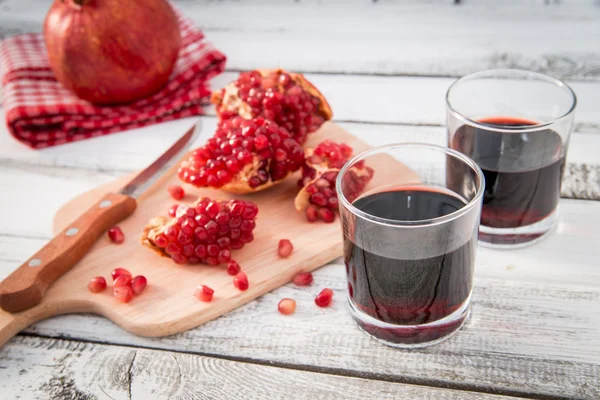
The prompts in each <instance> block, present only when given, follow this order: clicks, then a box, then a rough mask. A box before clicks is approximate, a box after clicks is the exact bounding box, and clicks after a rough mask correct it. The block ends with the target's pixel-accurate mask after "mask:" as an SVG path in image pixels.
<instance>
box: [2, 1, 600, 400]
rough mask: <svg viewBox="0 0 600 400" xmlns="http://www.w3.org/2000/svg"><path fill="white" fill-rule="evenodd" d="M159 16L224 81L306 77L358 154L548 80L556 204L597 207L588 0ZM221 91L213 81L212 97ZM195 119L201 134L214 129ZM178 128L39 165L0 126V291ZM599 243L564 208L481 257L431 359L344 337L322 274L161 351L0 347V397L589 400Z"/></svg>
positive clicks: (82, 329) (272, 7)
mask: <svg viewBox="0 0 600 400" xmlns="http://www.w3.org/2000/svg"><path fill="white" fill-rule="evenodd" d="M175 3H176V4H177V5H178V6H179V7H180V9H182V10H183V11H184V12H185V13H186V14H187V15H189V16H191V17H192V18H193V19H194V20H195V21H196V22H197V23H199V24H200V26H202V27H203V28H204V30H205V32H206V33H207V36H208V37H209V38H210V39H211V40H212V41H213V42H215V44H216V45H217V46H218V47H220V48H221V49H223V50H224V51H225V52H226V53H227V55H228V56H229V63H228V68H229V70H230V71H235V70H239V69H247V68H255V67H259V66H260V67H263V66H283V67H286V68H289V69H292V70H296V71H303V72H310V73H309V74H308V77H309V79H310V80H312V81H313V82H314V83H315V84H316V85H317V86H318V87H319V88H320V89H322V91H323V92H324V93H325V95H326V96H327V97H328V99H329V100H330V101H331V104H332V106H333V110H334V113H335V119H336V120H337V121H338V122H340V123H341V124H342V126H344V127H345V128H346V129H348V130H349V131H350V132H353V133H355V134H357V135H358V136H360V137H362V138H364V139H365V140H367V141H369V143H371V144H381V143H386V142H391V141H409V140H410V141H426V142H430V143H438V144H443V143H444V142H445V132H444V128H443V123H444V100H443V96H444V93H445V91H446V89H447V87H448V86H449V85H450V84H451V82H452V81H453V80H454V77H456V76H459V75H462V74H465V73H468V72H471V71H474V70H479V69H483V68H491V67H504V66H508V67H523V68H527V69H532V70H538V71H542V72H547V73H550V74H553V75H555V76H559V77H564V78H566V79H567V80H568V82H569V83H570V84H571V85H572V87H573V88H574V89H575V91H576V93H577V95H578V97H579V107H578V111H577V115H576V125H577V126H576V129H575V132H574V134H573V137H572V141H571V147H570V150H569V155H568V162H569V166H568V169H567V172H566V174H565V179H564V181H563V197H568V198H575V199H596V200H597V199H600V156H598V149H600V113H598V104H600V83H599V82H598V80H599V78H600V4H599V3H598V2H597V1H595V0H581V1H575V0H571V1H561V2H555V1H550V2H548V3H549V4H547V5H545V4H544V3H545V1H544V0H539V1H538V0H523V1H516V0H515V1H511V0H505V1H491V0H489V1H488V0H464V1H463V4H461V5H460V6H454V5H452V1H450V0H434V1H430V2H419V1H416V0H415V1H413V0H411V1H406V2H403V1H393V0H387V1H378V2H377V3H375V4H372V3H371V2H369V1H358V0H355V1H347V2H343V4H342V3H341V2H337V3H334V2H328V3H321V2H315V1H310V0H308V1H305V0H303V1H302V2H292V1H283V2H274V1H270V2H269V1H264V0H263V1H260V2H249V1H232V0H224V1H219V2H214V1H189V0H187V1H186V0H178V1H175ZM47 7H48V2H47V1H46V0H0V37H2V36H5V35H8V34H13V33H17V32H23V31H36V30H39V29H40V27H41V21H42V19H43V16H44V14H45V12H46V9H47ZM242 37H243V38H244V41H243V43H242V41H241V40H240V38H242ZM372 74H375V75H372ZM382 75H391V76H382ZM407 75H412V76H407ZM234 76H235V73H233V72H228V73H225V74H223V75H222V76H220V77H218V78H217V79H216V80H215V82H214V86H215V87H218V86H221V85H222V84H223V83H224V82H227V81H229V80H231V79H232V78H233V77H234ZM427 76H429V77H427ZM2 113H3V111H2V110H0V114H2ZM211 113H212V112H211V111H209V114H211ZM0 117H2V118H3V114H2V115H0ZM202 120H203V122H204V124H205V127H206V129H212V128H213V127H214V124H215V119H214V117H210V116H208V117H204V118H202ZM192 123H193V120H190V119H188V120H181V121H174V122H171V123H168V124H162V125H158V126H154V127H150V128H145V129H139V130H134V131H130V132H127V133H126V134H116V135H111V136H109V137H104V138H99V139H93V140H89V141H85V142H80V143H75V144H72V145H68V146H62V147H56V148H51V149H47V150H44V151H43V152H35V151H31V150H29V149H27V148H25V147H24V146H22V145H21V144H19V143H17V142H15V141H13V140H12V139H11V138H10V137H8V135H7V132H6V131H5V129H6V128H5V127H3V126H0V279H1V278H2V277H3V276H6V275H8V274H9V273H10V271H12V270H13V269H14V268H16V266H18V265H19V264H20V263H21V262H22V261H23V260H24V259H26V258H27V257H28V256H29V255H30V254H31V253H32V252H34V251H35V250H37V249H38V248H39V247H40V246H41V245H42V244H44V243H45V242H46V241H47V240H48V239H49V238H50V231H51V230H50V225H51V219H52V214H53V212H54V211H55V210H56V209H58V207H59V206H60V205H61V204H63V203H64V202H65V201H67V200H68V199H70V198H72V197H73V196H75V195H76V194H78V193H81V192H83V191H85V190H89V189H91V188H92V187H94V186H96V185H98V184H101V183H104V182H107V181H109V180H111V179H114V178H115V177H118V176H122V175H123V174H126V173H127V172H130V171H133V170H136V169H139V168H141V167H143V166H144V165H145V164H147V163H148V162H150V161H151V160H152V159H153V158H155V157H156V156H157V155H158V154H159V153H160V152H161V149H164V148H165V147H166V146H167V145H168V144H169V143H171V142H173V141H174V140H175V139H176V138H177V137H178V136H179V135H180V134H181V133H182V132H183V131H185V129H186V128H187V127H188V126H190V125H191V124H192ZM598 232H600V202H598V201H585V200H573V199H563V200H562V201H561V222H560V224H559V226H558V228H557V231H556V233H555V234H554V235H553V236H551V237H550V238H548V239H547V240H546V241H543V242H541V243H540V244H538V245H536V246H534V247H531V248H528V249H523V250H518V251H493V250H489V249H479V251H478V261H477V271H476V283H475V285H476V286H475V298H474V304H475V309H474V316H473V318H472V319H471V320H470V322H469V323H468V325H467V326H466V327H465V329H463V331H461V332H460V333H459V334H458V335H456V336H455V337H454V338H452V339H451V340H449V341H448V342H446V343H444V344H442V345H440V346H436V347H433V348H430V349H425V350H419V351H399V350H394V349H390V348H387V347H385V346H383V345H380V344H378V343H376V342H374V341H373V340H371V339H369V338H368V337H366V336H365V335H364V334H362V333H361V332H360V331H358V329H357V328H356V327H355V326H354V325H353V323H352V321H351V319H350V316H349V314H348V312H347V309H346V304H345V298H344V296H345V293H344V291H343V287H344V278H343V267H342V266H341V264H339V262H338V263H333V264H331V265H329V266H327V267H325V268H322V269H321V270H319V271H318V272H317V273H316V274H315V284H314V285H313V286H312V287H309V288H305V289H300V288H297V287H294V286H292V285H287V286H284V287H282V288H280V289H278V290H276V291H274V292H272V293H270V294H268V295H265V296H263V297H261V298H259V299H258V300H256V301H254V302H252V303H250V304H248V305H246V306H244V307H242V308H240V309H238V310H236V311H235V312H232V313H230V314H228V315H226V316H224V317H222V318H219V319H217V320H215V321H213V322H211V323H209V324H207V325H205V326H203V327H201V328H198V329H194V330H192V331H189V332H186V333H183V334H180V335H174V336H171V337H167V338H163V339H145V338H138V337H135V336H132V335H130V334H127V333H125V332H123V331H122V330H121V329H119V328H118V327H116V326H115V325H113V324H112V323H110V322H108V321H106V320H104V319H102V318H99V317H95V316H91V315H75V316H63V317H58V318H53V319H51V320H48V321H45V322H42V323H39V324H37V325H35V326H34V327H31V328H30V329H28V330H27V331H26V335H27V336H19V337H17V338H15V339H14V340H13V341H11V342H9V344H8V345H7V346H6V347H5V348H3V349H0V398H2V399H4V398H5V396H8V397H6V398H15V397H17V396H18V395H21V396H22V397H24V398H48V397H50V398H52V396H54V397H55V398H86V396H87V395H90V394H91V395H94V396H96V397H97V398H117V399H120V398H140V399H146V398H149V397H151V396H152V394H154V395H155V396H158V397H159V398H160V396H162V398H167V397H173V398H265V395H264V393H269V394H270V395H271V396H272V397H273V398H307V397H306V396H303V395H298V393H301V394H304V392H302V389H303V387H304V386H305V385H306V384H307V383H310V384H311V385H313V386H314V390H313V391H312V392H309V393H310V394H311V396H312V397H314V398H324V399H327V398H349V397H350V396H351V395H355V397H356V398H451V399H454V398H466V397H468V398H485V399H487V398H492V399H495V398H500V397H495V396H488V395H486V394H482V393H481V392H488V393H501V394H506V395H516V396H523V397H530V398H587V399H596V398H600V383H599V378H598V377H599V376H600V269H599V268H598V261H597V260H598V259H599V258H600V249H599V248H598V245H597V243H598V238H599V233H598ZM323 286H331V287H333V288H334V289H335V290H336V294H335V301H334V303H333V306H332V307H331V308H330V309H326V310H320V309H317V308H316V307H314V304H313V302H312V298H313V297H314V295H315V294H316V293H317V292H318V291H319V290H320V288H322V287H323ZM282 297H294V298H296V300H297V301H298V311H297V313H296V314H294V315H293V316H291V317H282V316H280V315H279V314H278V313H277V312H276V304H277V302H278V301H279V299H281V298H282ZM31 336H33V337H31ZM55 338H64V339H65V340H58V339H55ZM89 342H95V343H96V344H91V343H89ZM144 348H151V349H155V350H149V349H144ZM158 350H161V351H158ZM132 354H136V356H135V358H133V356H132ZM213 356H216V357H218V358H225V359H229V360H233V361H224V360H218V359H215V358H213ZM171 360H174V361H173V362H171ZM175 361H177V363H178V364H179V367H178V368H177V369H175V367H176V365H175V364H176V362H175ZM257 364H265V365H273V366H274V367H266V366H262V365H257ZM131 366H134V367H133V368H131ZM180 368H181V371H183V372H181V373H180V372H179V371H180ZM298 370H309V371H317V372H323V373H325V374H323V373H321V374H315V373H310V372H303V371H298ZM23 371H24V372H23ZM225 371H227V372H225ZM357 377H358V378H357ZM132 378H133V379H132ZM359 378H362V379H359ZM244 379H246V380H247V382H244V381H243V380H244ZM255 380H256V381H257V382H258V383H257V384H256V385H254V384H253V383H252V382H253V381H255ZM240 381H241V382H242V383H241V384H240ZM385 381H390V382H385ZM99 382H100V383H99ZM285 382H290V384H289V385H286V384H285ZM393 382H400V383H393ZM406 383H417V384H418V385H406ZM427 386H429V387H427ZM432 386H433V388H432ZM435 387H437V388H435ZM446 387H449V388H453V389H460V390H458V391H457V390H446V389H440V388H446ZM100 388H102V390H101V389H100ZM224 388H231V389H232V390H233V391H224V390H225V389H224ZM103 390H105V391H106V392H103ZM242 390H243V391H242ZM261 390H264V391H261ZM152 391H154V392H152ZM475 392H478V393H475ZM340 394H342V396H340ZM28 395H29V397H28ZM296 395H297V396H298V397H294V396H296ZM202 396H206V397H202ZM336 396H337V397H336ZM386 396H387V397H386Z"/></svg>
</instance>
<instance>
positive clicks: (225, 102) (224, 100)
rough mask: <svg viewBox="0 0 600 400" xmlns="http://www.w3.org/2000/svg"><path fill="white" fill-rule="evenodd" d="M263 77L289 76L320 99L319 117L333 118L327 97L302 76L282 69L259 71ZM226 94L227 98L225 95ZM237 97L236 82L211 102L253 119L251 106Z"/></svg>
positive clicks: (214, 94)
mask: <svg viewBox="0 0 600 400" xmlns="http://www.w3.org/2000/svg"><path fill="white" fill-rule="evenodd" d="M256 71H257V72H258V73H259V74H261V75H262V76H263V77H266V76H269V75H271V74H288V75H289V76H290V78H292V80H293V81H294V82H295V83H296V84H297V85H298V86H300V87H301V88H302V89H303V90H304V91H306V92H308V93H309V94H310V95H311V96H312V97H315V98H317V99H319V115H321V116H322V117H323V118H324V119H325V120H326V121H328V120H330V119H331V118H332V117H333V111H332V110H331V106H330V105H329V103H328V102H327V99H325V96H324V95H323V94H322V93H321V92H319V90H318V89H317V88H316V87H315V85H313V84H312V83H311V82H309V81H308V79H306V78H305V77H304V75H302V74H298V73H294V72H288V71H286V70H284V69H281V68H276V69H257V70H256ZM224 92H225V93H226V95H225V97H224V96H223V93H224ZM236 96H237V90H236V89H235V82H231V83H229V84H227V85H226V86H225V88H224V89H223V90H217V91H214V92H213V93H212V95H211V97H210V102H211V103H213V104H214V105H215V106H216V107H217V109H219V108H220V107H223V106H224V107H226V108H227V109H228V110H229V111H236V112H237V114H238V115H240V116H241V117H243V118H245V119H251V118H252V115H251V113H250V111H249V106H248V105H247V104H245V103H244V102H243V101H242V100H241V99H240V98H239V97H236Z"/></svg>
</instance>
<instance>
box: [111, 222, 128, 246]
mask: <svg viewBox="0 0 600 400" xmlns="http://www.w3.org/2000/svg"><path fill="white" fill-rule="evenodd" d="M108 238H109V239H110V241H111V242H113V243H116V244H121V243H123V242H124V241H125V234H124V233H123V231H122V230H121V228H119V227H118V226H113V227H112V228H110V229H109V230H108Z"/></svg>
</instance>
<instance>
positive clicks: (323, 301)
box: [315, 288, 333, 307]
mask: <svg viewBox="0 0 600 400" xmlns="http://www.w3.org/2000/svg"><path fill="white" fill-rule="evenodd" d="M332 298H333V290H331V289H329V288H325V289H323V290H321V293H319V294H318V295H317V297H315V304H316V305H318V306H319V307H327V306H328V305H329V304H330V303H331V299H332Z"/></svg>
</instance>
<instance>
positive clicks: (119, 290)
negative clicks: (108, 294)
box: [113, 286, 133, 303]
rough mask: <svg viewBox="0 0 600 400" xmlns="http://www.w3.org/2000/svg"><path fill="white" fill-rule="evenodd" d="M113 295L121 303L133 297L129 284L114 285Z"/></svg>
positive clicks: (127, 301)
mask: <svg viewBox="0 0 600 400" xmlns="http://www.w3.org/2000/svg"><path fill="white" fill-rule="evenodd" d="M113 296H114V297H115V298H116V299H117V300H118V301H120V302H121V303H129V302H130V301H131V298H132V297H133V290H131V287H130V286H114V287H113Z"/></svg>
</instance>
